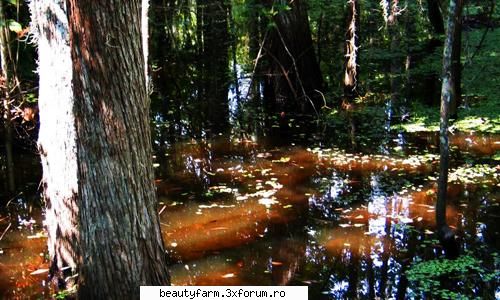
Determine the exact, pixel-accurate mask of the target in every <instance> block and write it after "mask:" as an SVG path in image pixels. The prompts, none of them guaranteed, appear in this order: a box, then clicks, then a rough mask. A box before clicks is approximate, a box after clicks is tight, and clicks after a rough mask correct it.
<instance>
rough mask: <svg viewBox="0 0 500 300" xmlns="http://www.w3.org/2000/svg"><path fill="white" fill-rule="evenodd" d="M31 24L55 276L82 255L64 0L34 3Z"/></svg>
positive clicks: (41, 147)
mask: <svg viewBox="0 0 500 300" xmlns="http://www.w3.org/2000/svg"><path fill="white" fill-rule="evenodd" d="M30 10H31V18H32V22H31V28H32V31H33V34H34V36H35V38H36V39H37V42H38V57H39V59H38V74H39V76H40V82H39V95H38V106H39V110H40V112H39V114H40V115H39V116H40V132H39V136H38V150H39V153H40V159H41V163H42V169H43V178H42V187H43V198H44V200H45V206H46V216H45V218H46V220H45V222H46V226H47V232H48V250H49V255H50V260H51V262H52V264H51V275H52V276H54V275H56V276H57V277H59V276H58V275H60V274H59V271H60V270H61V268H62V267H63V266H70V267H71V268H72V269H74V270H76V267H77V261H78V255H79V254H80V253H79V240H80V234H79V225H78V212H79V210H78V179H77V160H76V159H77V158H76V132H75V116H74V113H73V108H74V98H73V92H72V88H71V80H72V67H71V53H70V46H69V27H68V18H67V15H66V14H67V7H66V1H64V0H38V1H31V3H30Z"/></svg>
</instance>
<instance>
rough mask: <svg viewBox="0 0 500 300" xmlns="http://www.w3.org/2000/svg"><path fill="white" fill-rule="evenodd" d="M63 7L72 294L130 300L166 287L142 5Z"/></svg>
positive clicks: (136, 0) (137, 1)
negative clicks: (68, 75) (75, 184)
mask: <svg viewBox="0 0 500 300" xmlns="http://www.w3.org/2000/svg"><path fill="white" fill-rule="evenodd" d="M69 3H70V8H71V9H70V14H69V23H70V34H71V57H72V62H73V88H74V97H75V118H76V136H77V139H76V141H77V154H78V155H77V157H78V179H79V191H80V195H81V197H80V201H79V204H80V205H79V206H80V211H79V217H80V218H79V219H80V226H81V252H82V254H83V255H82V257H81V260H80V262H79V263H80V272H79V276H80V279H79V293H78V294H79V298H81V299H129V298H131V297H137V296H138V295H139V288H138V287H139V286H140V285H165V284H168V283H169V276H168V272H167V268H166V257H165V251H164V247H163V241H162V236H161V233H160V224H159V217H158V214H157V210H156V195H155V189H154V183H153V169H152V150H151V134H150V126H149V99H148V97H147V92H146V80H145V76H144V60H145V59H144V56H143V46H142V43H141V24H142V21H141V0H131V1H126V2H124V1H118V0H111V1H85V2H82V1H78V0H70V2H69ZM143 21H144V22H147V20H143ZM108 29H109V30H108Z"/></svg>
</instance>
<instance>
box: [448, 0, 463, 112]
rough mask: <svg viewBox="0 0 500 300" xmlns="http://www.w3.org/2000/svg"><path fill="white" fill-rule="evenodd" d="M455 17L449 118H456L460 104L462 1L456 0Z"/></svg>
mask: <svg viewBox="0 0 500 300" xmlns="http://www.w3.org/2000/svg"><path fill="white" fill-rule="evenodd" d="M456 5H457V7H456V8H455V9H456V11H457V12H456V14H457V15H456V16H455V18H454V22H455V31H454V32H453V35H454V36H453V45H452V50H451V61H452V62H451V68H452V72H451V74H452V76H453V80H452V81H453V83H454V84H453V95H454V97H452V99H451V103H450V117H451V118H453V119H456V118H457V117H458V107H459V106H460V104H461V103H462V62H461V56H462V8H463V0H456Z"/></svg>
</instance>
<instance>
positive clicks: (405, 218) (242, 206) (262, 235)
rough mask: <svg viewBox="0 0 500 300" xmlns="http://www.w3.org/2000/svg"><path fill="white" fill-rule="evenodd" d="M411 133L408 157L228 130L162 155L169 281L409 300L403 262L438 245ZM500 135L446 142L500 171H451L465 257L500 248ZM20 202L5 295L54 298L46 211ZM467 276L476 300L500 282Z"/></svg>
mask: <svg viewBox="0 0 500 300" xmlns="http://www.w3.org/2000/svg"><path fill="white" fill-rule="evenodd" d="M407 140H408V144H407V145H406V146H407V148H408V149H411V150H409V151H408V152H407V153H401V152H397V153H388V154H387V153H386V154H384V155H380V154H377V151H374V152H373V154H370V153H349V151H344V150H341V149H337V148H326V147H325V146H323V147H320V148H314V149H307V148H306V147H303V146H296V145H291V144H289V145H285V146H279V147H275V146H272V144H270V143H265V146H264V145H263V144H264V143H263V144H262V145H261V144H259V143H257V142H253V141H250V140H245V139H243V140H241V139H240V140H237V139H229V138H227V139H226V138H222V137H220V138H217V139H214V140H210V141H204V142H199V141H198V142H194V141H186V142H180V143H177V144H175V145H174V146H171V147H169V148H168V151H167V152H166V153H158V154H157V161H158V162H159V166H157V171H158V174H159V178H158V180H157V186H158V193H159V198H160V205H159V207H160V211H159V213H160V217H161V225H162V231H163V235H164V240H165V243H166V246H167V249H168V252H169V253H170V256H171V260H172V266H171V271H172V281H173V284H176V285H286V284H292V285H309V286H310V297H311V299H338V298H346V297H347V298H349V297H350V298H374V297H381V298H401V299H402V298H405V297H411V296H412V295H413V296H415V291H414V290H413V285H412V283H411V282H408V280H407V279H406V276H405V271H406V270H408V269H409V268H410V267H411V264H412V262H415V261H416V260H418V259H429V258H434V257H436V256H438V255H439V254H440V253H441V252H442V249H440V247H439V245H438V244H437V243H436V241H435V240H434V235H433V231H434V224H435V221H434V201H435V193H436V187H435V177H436V169H437V166H438V160H437V157H436V155H435V154H433V153H436V151H434V150H433V149H435V145H436V144H437V140H436V139H435V137H434V136H432V135H419V136H413V137H408V139H407ZM499 142H500V138H499V137H498V136H488V137H481V136H471V135H457V136H455V137H452V139H451V144H452V145H454V146H455V147H456V149H455V151H454V152H453V157H454V159H453V161H452V164H453V168H454V169H456V168H458V167H460V166H462V167H463V168H465V169H467V168H469V166H470V167H472V166H473V165H475V164H479V163H481V164H485V165H486V166H489V167H490V171H491V169H494V170H495V171H493V172H490V173H488V174H486V175H484V176H478V177H477V178H476V177H474V176H472V175H471V176H472V177H470V178H469V179H470V180H469V179H468V180H463V179H460V178H459V179H457V180H455V181H454V182H453V183H452V184H451V185H450V189H449V205H448V208H447V214H448V222H449V224H450V225H452V227H454V228H455V229H456V230H457V233H458V235H459V236H460V240H461V242H462V250H463V252H464V253H465V252H467V253H475V255H476V256H477V257H479V258H481V259H482V260H483V262H484V263H485V264H487V263H489V264H490V266H491V262H492V261H493V258H492V257H491V255H490V254H491V253H492V252H494V251H496V252H498V251H499V250H500V245H499V242H498V240H499V238H500V236H499V232H498V231H499V229H498V226H497V224H498V222H500V205H499V199H500V197H499V196H500V192H499V184H500V181H499V178H500V175H499V172H500V167H499V165H498V163H497V162H496V161H494V160H492V159H491V158H490V157H491V156H492V155H494V154H495V153H497V152H498V151H499V150H500V143H499ZM374 149H376V147H374ZM415 149H417V150H415ZM456 150H459V151H460V152H459V151H456ZM162 156H165V157H167V159H165V160H164V159H160V158H162ZM495 168H496V169H495ZM452 172H453V169H452ZM457 173H458V171H457ZM19 203H20V204H16V203H13V204H11V205H10V208H7V210H3V211H2V212H1V213H0V235H1V234H2V233H3V232H5V235H4V236H3V238H2V240H0V249H2V250H1V251H2V253H1V254H0V296H3V298H15V297H25V296H26V297H29V296H36V297H41V298H48V297H50V296H51V293H53V292H52V291H50V290H48V288H46V287H45V280H46V276H47V273H46V269H47V265H46V261H45V260H44V249H45V244H44V243H45V239H44V238H43V237H40V233H43V232H42V231H41V214H40V213H39V212H36V211H31V212H30V211H29V209H28V208H26V207H24V206H23V201H20V202H19ZM16 205H20V206H19V207H18V206H16ZM20 215H21V216H24V217H21V218H19V217H18V216H20ZM31 217H33V218H34V220H33V221H30V218H31ZM9 224H10V225H9ZM9 226H10V227H9ZM8 227H9V228H8ZM493 266H494V264H493ZM460 284H462V283H459V285H460ZM466 284H468V285H472V287H471V289H476V290H477V291H478V292H477V293H476V294H477V296H480V297H484V298H491V299H494V298H495V296H499V295H500V288H499V285H498V282H497V283H496V284H493V285H488V286H483V285H481V283H480V282H477V281H471V282H467V283H466ZM412 293H413V294H412Z"/></svg>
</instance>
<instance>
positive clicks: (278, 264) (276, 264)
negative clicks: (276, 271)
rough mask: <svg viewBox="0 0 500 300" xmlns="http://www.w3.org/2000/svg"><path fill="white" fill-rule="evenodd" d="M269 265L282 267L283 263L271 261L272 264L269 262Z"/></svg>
mask: <svg viewBox="0 0 500 300" xmlns="http://www.w3.org/2000/svg"><path fill="white" fill-rule="evenodd" d="M271 265H273V266H282V265H283V263H282V262H280V261H273V262H271Z"/></svg>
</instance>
